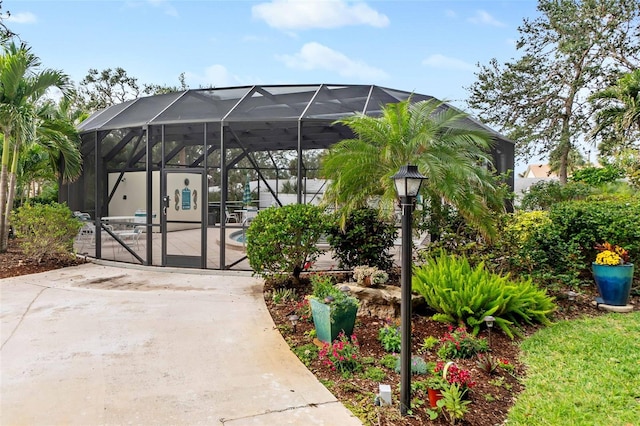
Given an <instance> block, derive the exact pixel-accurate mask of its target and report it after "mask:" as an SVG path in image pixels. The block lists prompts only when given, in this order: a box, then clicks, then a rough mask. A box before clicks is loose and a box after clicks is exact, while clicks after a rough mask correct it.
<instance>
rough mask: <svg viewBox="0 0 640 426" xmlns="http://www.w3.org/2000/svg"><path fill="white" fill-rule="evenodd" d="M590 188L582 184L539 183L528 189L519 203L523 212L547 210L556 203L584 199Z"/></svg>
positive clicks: (552, 181) (590, 190)
mask: <svg viewBox="0 0 640 426" xmlns="http://www.w3.org/2000/svg"><path fill="white" fill-rule="evenodd" d="M591 192H592V187H591V186H590V185H587V184H585V183H582V182H570V183H567V184H564V185H563V184H561V183H560V182H558V181H555V180H550V181H540V182H538V183H535V184H533V185H531V186H530V187H529V189H528V190H527V193H526V194H525V195H524V196H523V197H522V200H521V201H520V208H522V209H523V210H547V209H549V208H550V207H551V206H553V205H554V204H556V203H559V202H562V201H570V200H580V199H584V198H586V197H587V196H588V195H589V194H591Z"/></svg>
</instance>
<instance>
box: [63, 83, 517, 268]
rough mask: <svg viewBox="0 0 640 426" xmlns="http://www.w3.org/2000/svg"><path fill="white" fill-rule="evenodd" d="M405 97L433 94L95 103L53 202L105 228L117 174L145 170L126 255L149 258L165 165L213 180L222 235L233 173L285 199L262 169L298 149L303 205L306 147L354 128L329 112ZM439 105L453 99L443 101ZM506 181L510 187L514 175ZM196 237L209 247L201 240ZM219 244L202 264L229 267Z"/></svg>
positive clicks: (301, 90)
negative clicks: (74, 174)
mask: <svg viewBox="0 0 640 426" xmlns="http://www.w3.org/2000/svg"><path fill="white" fill-rule="evenodd" d="M406 99H410V100H411V102H418V101H422V100H428V99H433V98H432V97H431V96H427V95H421V94H417V93H412V92H406V91H401V90H396V89H390V88H385V87H380V86H375V85H348V84H342V85H341V84H310V85H254V86H241V87H227V88H213V89H196V90H186V91H183V92H175V93H169V94H163V95H156V96H149V97H144V98H138V99H135V100H132V101H128V102H124V103H122V104H118V105H114V106H111V107H109V108H106V109H104V110H101V111H98V112H96V113H94V114H92V115H91V116H90V117H89V118H87V119H86V120H85V121H84V122H83V123H81V124H80V126H79V131H80V132H81V136H82V141H83V142H82V147H81V152H82V155H83V160H84V170H83V175H82V176H81V177H80V179H78V181H76V182H74V183H71V184H68V185H64V186H62V187H61V190H60V201H64V202H67V204H68V205H69V207H70V208H71V209H72V210H79V211H84V212H88V213H89V214H90V215H91V217H92V218H94V221H95V224H96V229H104V226H103V224H102V223H101V220H100V218H101V217H104V216H109V215H110V214H111V210H113V209H114V207H113V206H114V202H115V201H114V200H115V198H116V196H118V194H119V191H120V190H121V189H122V187H123V186H125V183H124V182H123V180H124V179H126V176H131V175H130V173H133V172H142V173H144V179H143V180H142V182H144V183H143V185H144V186H146V188H143V191H142V192H144V197H143V200H144V202H143V203H140V204H139V205H141V206H144V210H146V217H145V218H144V223H143V224H142V226H144V227H145V230H146V233H145V241H146V245H145V246H146V249H145V251H144V253H138V254H137V257H136V255H134V254H133V253H132V256H133V257H132V260H131V261H132V262H134V263H142V264H145V265H153V264H154V262H153V259H154V252H153V244H152V240H153V233H154V232H159V231H160V225H159V223H157V222H158V221H157V220H156V221H155V222H154V220H155V219H154V217H153V211H154V210H156V209H157V208H158V207H157V206H158V205H159V204H158V203H159V202H160V200H159V199H158V198H159V196H158V195H157V194H156V195H154V191H156V190H157V192H158V193H160V181H161V179H160V178H159V177H158V176H162V174H163V173H164V172H165V171H166V170H181V169H189V168H195V169H201V170H202V169H203V170H205V175H206V176H208V178H209V179H211V180H213V181H214V182H216V183H217V186H219V193H220V195H219V197H220V199H219V201H216V202H214V203H213V206H214V207H213V209H212V208H211V207H210V205H209V201H210V200H209V197H210V195H208V194H207V201H208V202H207V209H208V211H207V213H208V215H207V216H206V219H207V220H205V226H208V227H210V228H211V227H213V228H219V237H218V241H225V236H226V232H227V231H226V229H227V228H228V227H229V226H230V225H228V224H227V223H226V222H225V220H223V218H224V217H225V214H226V211H227V209H228V208H229V206H230V205H232V202H233V200H230V199H229V195H230V191H233V190H234V188H233V185H231V184H230V179H231V178H235V179H237V176H238V175H239V174H241V173H242V172H243V171H244V173H246V174H247V175H248V174H249V173H251V175H253V176H254V177H255V178H256V180H258V183H259V184H261V185H263V186H264V188H265V189H266V190H267V192H269V193H270V194H271V196H272V197H273V200H274V201H273V202H274V204H277V205H282V202H281V201H280V199H279V193H278V188H277V184H276V187H275V188H274V187H273V184H270V183H269V176H275V179H276V182H277V179H278V176H279V170H278V166H277V162H276V160H275V155H276V153H287V155H290V156H291V157H295V158H294V160H295V169H292V170H295V173H293V174H295V176H296V177H297V182H296V183H297V185H296V201H297V203H303V202H305V201H306V200H305V199H304V198H303V195H304V194H303V192H304V191H303V188H304V185H305V182H306V180H305V179H306V176H307V175H308V172H309V170H307V167H306V165H305V164H304V161H303V153H304V152H305V151H307V150H322V149H326V148H329V147H330V146H331V145H333V144H334V143H336V142H338V141H340V140H342V139H347V138H351V137H353V133H352V132H351V130H350V129H349V128H348V127H346V126H343V125H341V124H336V120H338V119H341V118H344V117H347V116H351V115H354V114H366V115H370V116H379V115H380V113H381V110H382V108H383V107H384V106H385V105H386V104H388V103H395V102H399V101H404V100H406ZM444 108H454V107H452V106H450V105H447V104H445V106H444ZM464 125H465V126H469V127H470V128H474V129H482V130H485V131H487V132H488V133H489V134H490V135H491V136H492V137H493V139H494V141H495V145H494V148H493V150H492V156H493V159H494V165H495V167H496V169H497V172H498V173H505V172H507V171H509V170H511V171H512V170H513V168H514V144H513V143H512V142H511V141H509V140H507V139H506V138H504V137H503V136H502V135H500V134H499V133H497V132H495V131H493V130H492V129H490V128H488V127H486V126H484V125H483V124H481V123H479V122H478V121H476V120H474V119H473V118H468V119H466V120H465V123H464ZM257 155H263V156H265V158H267V159H270V161H272V163H273V166H274V169H273V170H270V169H265V168H264V167H261V166H260V165H259V164H258V163H259V162H258V161H257V160H256V156H257ZM509 184H510V185H511V188H513V176H512V175H511V178H510V182H509ZM236 185H237V182H236ZM203 197H204V194H203ZM156 219H157V218H156ZM212 222H214V223H212ZM107 231H108V229H107ZM102 234H103V233H102V232H96V243H95V252H94V253H90V255H93V256H95V257H96V258H104V257H105V255H104V254H103V250H102V244H101V235H102ZM203 244H204V247H206V246H207V242H206V241H204V242H203ZM211 244H212V242H211V241H209V242H208V245H209V246H211ZM218 246H219V259H218V261H217V262H216V263H217V264H214V265H205V267H207V268H211V269H228V268H230V267H235V265H236V264H237V263H238V261H236V262H232V263H229V262H228V256H227V255H226V249H225V244H222V243H218ZM125 248H126V247H125ZM129 251H131V250H129ZM156 264H157V262H156Z"/></svg>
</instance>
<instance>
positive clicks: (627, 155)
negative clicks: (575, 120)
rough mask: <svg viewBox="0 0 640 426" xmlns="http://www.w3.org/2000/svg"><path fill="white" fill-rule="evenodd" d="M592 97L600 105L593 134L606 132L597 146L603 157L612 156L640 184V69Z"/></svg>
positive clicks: (630, 178) (636, 183)
mask: <svg viewBox="0 0 640 426" xmlns="http://www.w3.org/2000/svg"><path fill="white" fill-rule="evenodd" d="M590 99H591V101H593V102H594V103H596V108H598V107H600V109H599V110H598V112H597V114H596V120H597V121H596V126H595V128H594V130H593V136H594V137H595V136H597V135H599V134H602V135H604V138H603V142H602V143H601V144H600V145H599V146H598V148H599V150H600V156H601V157H604V156H607V155H611V156H613V160H614V161H613V162H614V164H617V165H618V166H620V167H622V169H624V170H625V173H626V175H627V177H628V178H629V181H630V182H631V184H632V185H634V186H636V187H640V146H639V145H638V140H639V138H638V135H640V69H636V70H634V71H633V72H630V73H628V74H625V75H623V76H622V77H621V78H620V79H618V81H617V82H616V84H614V85H613V86H610V87H608V88H606V89H604V90H602V91H600V92H597V93H594V94H593V95H591V98H590ZM598 101H603V102H604V105H602V106H600V105H598V104H597V102H598Z"/></svg>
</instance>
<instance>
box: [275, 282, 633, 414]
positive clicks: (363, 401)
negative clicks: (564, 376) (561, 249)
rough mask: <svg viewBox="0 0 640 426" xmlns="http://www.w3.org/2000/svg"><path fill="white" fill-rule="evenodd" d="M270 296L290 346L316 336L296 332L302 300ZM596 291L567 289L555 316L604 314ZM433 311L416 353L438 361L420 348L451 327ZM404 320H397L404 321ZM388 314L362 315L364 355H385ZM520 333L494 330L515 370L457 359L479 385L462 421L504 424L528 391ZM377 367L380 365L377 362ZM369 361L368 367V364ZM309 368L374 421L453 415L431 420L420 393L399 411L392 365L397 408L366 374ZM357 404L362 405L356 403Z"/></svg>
mask: <svg viewBox="0 0 640 426" xmlns="http://www.w3.org/2000/svg"><path fill="white" fill-rule="evenodd" d="M303 283H304V284H303V286H302V287H299V288H297V293H298V295H299V296H300V295H305V294H309V293H310V291H311V289H310V288H309V287H310V286H309V285H308V283H305V282H304V281H303ZM265 288H266V292H265V301H266V303H267V306H268V308H269V311H270V312H271V316H272V318H273V320H274V322H275V324H276V326H277V327H278V329H279V330H280V331H281V333H282V335H283V337H284V338H285V339H286V340H287V342H288V343H289V345H290V346H292V347H297V346H301V345H304V344H308V343H310V342H311V341H312V339H311V338H310V337H309V336H308V334H306V333H308V332H310V331H311V330H313V329H314V326H313V322H312V320H311V319H310V318H309V319H308V320H301V321H300V322H299V323H298V324H297V326H296V331H295V333H294V332H293V330H292V326H291V322H290V320H289V316H290V315H291V314H292V313H294V312H295V311H296V307H297V305H298V303H296V302H289V303H284V304H280V305H276V304H274V303H273V301H272V300H271V298H270V297H269V294H270V293H269V283H267V285H266V286H265ZM594 297H595V294H581V295H580V296H579V297H578V299H577V300H576V301H569V300H568V298H567V296H566V295H565V293H561V294H558V295H556V299H557V300H556V303H557V305H558V310H557V312H556V313H555V314H554V316H553V318H552V320H553V321H558V320H565V319H575V318H578V317H582V316H595V315H601V314H602V313H603V312H602V311H601V310H599V309H597V308H596V307H595V306H594V305H593V304H592V303H591V302H592V300H593V298H594ZM634 299H635V300H634V302H635V306H636V309H638V302H640V301H638V300H637V299H638V298H637V297H636V298H634ZM432 314H433V312H429V311H427V310H423V311H419V312H414V315H413V317H412V354H413V355H417V354H420V355H421V356H422V357H423V358H424V359H425V361H427V362H429V361H433V362H435V361H437V356H436V354H435V349H434V350H433V351H431V352H426V353H421V352H420V349H421V348H420V346H421V344H422V342H423V341H424V339H425V338H426V337H429V336H434V337H436V338H438V339H439V338H441V337H442V336H443V335H444V334H445V332H446V331H447V330H448V328H449V326H448V325H447V324H443V323H440V322H435V321H433V320H431V319H430V316H431V315H432ZM399 321H400V320H399V319H397V322H396V323H397V324H398V325H399ZM387 323H388V322H387V320H386V319H380V318H375V317H358V318H357V320H356V325H355V328H354V334H356V336H357V339H358V342H359V344H360V354H361V356H363V357H372V358H373V359H375V360H380V359H381V358H382V357H384V356H385V355H386V354H387V353H386V352H385V351H384V348H383V347H382V345H381V344H380V342H379V341H378V332H379V330H380V328H382V327H383V326H384V325H385V324H387ZM538 328H539V326H528V327H525V328H523V329H522V330H521V331H522V333H523V336H524V337H526V336H528V335H530V334H532V333H534V332H535V331H536V330H537V329H538ZM479 337H485V338H486V337H487V331H486V330H482V331H481V332H480V334H479ZM521 340H522V339H521V338H516V339H514V340H511V339H510V338H508V337H507V336H506V335H505V334H504V333H502V332H501V331H498V330H494V331H493V332H492V336H491V355H492V356H493V357H494V358H501V359H505V360H508V361H509V363H511V364H512V365H513V366H514V367H515V370H514V372H513V373H509V372H507V371H505V370H502V369H498V370H497V371H496V372H494V373H493V374H488V373H485V372H483V371H481V370H480V369H479V368H478V367H477V366H476V359H475V358H474V359H466V360H463V359H460V360H456V363H457V364H458V366H459V367H461V368H465V369H469V370H470V371H471V374H472V377H473V378H474V380H475V381H476V383H477V384H476V386H475V387H473V388H472V389H471V390H470V392H469V395H468V397H469V400H470V404H469V405H468V408H469V411H468V412H467V414H466V415H465V416H464V420H463V421H462V422H458V423H457V424H460V425H467V426H471V425H474V426H493V425H499V424H502V423H503V422H504V420H505V419H506V415H507V412H508V411H509V409H510V407H511V406H512V405H513V404H514V402H515V400H516V398H517V396H518V394H519V393H520V392H521V391H522V390H523V385H522V383H521V381H522V378H524V377H525V375H526V367H525V366H524V365H522V364H521V363H520V360H519V358H520V351H519V346H518V345H519V343H520V342H521ZM375 366H377V367H380V365H378V364H377V363H376V364H375ZM367 367H368V366H364V368H367ZM308 368H309V370H310V371H311V372H312V373H313V374H315V375H316V377H318V379H320V380H321V381H323V382H325V383H329V384H328V385H327V387H328V388H329V390H330V391H331V392H332V393H333V394H334V395H335V397H336V398H337V399H338V400H340V401H341V402H343V403H345V405H347V406H348V407H349V408H350V409H352V411H356V412H358V413H360V416H361V418H362V417H366V419H367V421H366V422H365V424H367V423H369V424H372V425H394V426H396V425H399V426H403V425H410V426H417V425H423V424H426V423H428V424H433V425H446V424H449V422H448V420H447V419H446V418H445V417H444V416H443V415H440V416H439V417H438V418H437V419H436V420H434V421H430V420H429V413H428V412H427V409H428V408H429V403H428V400H427V398H426V395H422V394H421V393H419V394H417V396H418V400H417V401H416V402H417V406H416V405H414V406H413V407H412V412H411V415H409V416H404V417H403V416H400V415H399V409H398V404H399V403H398V398H399V395H400V375H399V374H397V373H396V372H395V371H393V370H392V369H388V368H385V367H381V368H382V369H383V370H384V371H385V373H386V377H385V379H384V381H383V383H385V384H390V385H391V389H392V393H393V398H394V405H393V406H392V407H384V408H382V407H377V406H375V405H374V403H373V401H374V396H375V395H376V394H377V393H378V390H379V383H377V382H374V381H372V380H369V379H367V378H365V377H364V375H363V374H355V375H353V376H352V377H343V376H342V375H341V374H340V373H339V372H336V371H333V370H331V369H330V368H329V367H327V366H326V365H324V364H323V363H322V362H321V360H319V359H317V360H315V361H313V362H311V364H310V365H309V366H308ZM426 377H427V376H424V375H423V376H413V377H412V382H413V381H418V380H424V379H425V378H426ZM353 407H357V408H355V409H354V408H353Z"/></svg>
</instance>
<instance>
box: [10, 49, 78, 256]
mask: <svg viewBox="0 0 640 426" xmlns="http://www.w3.org/2000/svg"><path fill="white" fill-rule="evenodd" d="M3 47H4V53H3V55H2V56H0V131H1V132H2V134H3V144H2V162H1V169H0V252H4V251H6V249H7V237H8V231H9V229H8V218H9V213H10V212H11V208H12V205H13V198H14V196H15V186H16V174H17V170H18V159H19V155H20V152H21V147H22V144H23V143H27V142H31V141H33V140H36V139H37V137H38V136H40V139H37V140H38V142H39V143H43V144H48V145H49V146H51V140H52V139H51V138H53V140H54V142H53V144H59V143H60V140H61V138H63V137H62V136H61V135H60V134H59V133H58V132H56V131H55V129H50V125H52V124H53V123H51V122H49V120H48V119H46V117H45V119H44V120H43V116H42V113H43V111H42V109H40V107H38V103H39V102H40V101H41V100H42V99H43V98H44V96H45V95H46V93H47V90H48V89H49V88H52V87H57V88H58V89H60V90H61V91H62V93H63V95H66V94H67V93H68V92H69V90H70V88H71V84H70V81H69V77H68V76H67V75H65V74H63V73H61V72H60V71H56V70H50V69H45V70H43V71H39V72H38V71H36V69H37V68H38V67H39V66H40V60H39V59H38V58H37V57H36V56H35V55H34V54H32V53H31V49H30V48H28V47H27V46H26V45H25V44H24V43H23V44H21V45H20V46H17V45H16V44H15V43H13V42H11V43H8V44H6V45H4V46H3ZM54 127H55V125H54ZM49 130H51V133H49V134H48V135H47V131H49ZM58 130H59V129H58ZM43 131H44V132H43ZM54 135H55V136H54ZM76 149H77V148H76ZM61 158H62V159H63V160H67V159H71V155H67V152H66V151H65V154H63V155H62V157H61ZM78 159H79V156H78ZM65 168H70V169H71V170H70V171H73V168H74V166H73V165H66V166H65V167H62V170H64V169H65ZM78 170H79V165H78ZM63 176H64V177H67V178H69V177H70V176H71V173H64V174H63Z"/></svg>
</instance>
